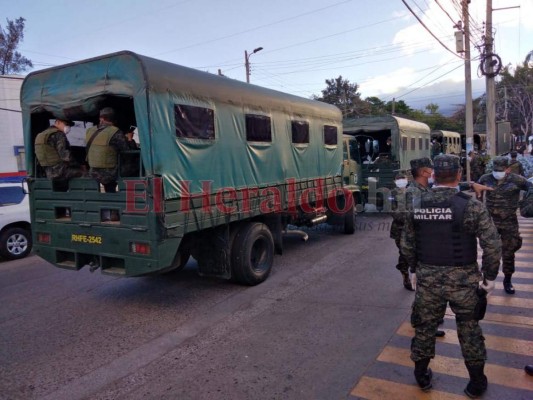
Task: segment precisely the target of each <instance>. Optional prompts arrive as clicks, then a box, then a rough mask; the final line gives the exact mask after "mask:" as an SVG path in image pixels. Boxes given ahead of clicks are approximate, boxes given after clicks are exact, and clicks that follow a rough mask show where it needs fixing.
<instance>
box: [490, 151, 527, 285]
mask: <svg viewBox="0 0 533 400" xmlns="http://www.w3.org/2000/svg"><path fill="white" fill-rule="evenodd" d="M492 163H493V167H492V170H493V171H492V173H491V174H485V175H483V176H482V177H481V178H480V179H479V183H481V184H483V185H486V186H490V187H492V188H493V189H494V190H493V191H491V192H489V193H487V195H486V196H487V197H486V204H487V208H488V209H489V212H490V216H491V217H492V220H493V221H494V225H496V228H498V232H499V234H500V236H501V240H502V271H503V274H504V279H503V288H504V290H505V292H506V293H507V294H514V293H515V289H514V287H513V284H512V283H511V277H512V275H513V273H514V271H515V265H514V261H515V252H517V251H518V250H519V249H520V248H521V247H522V238H521V237H520V231H519V230H518V218H517V216H516V211H517V209H518V201H519V198H520V191H521V190H525V191H527V190H528V189H529V188H530V187H531V186H533V185H532V184H531V182H529V181H528V180H527V179H526V178H524V177H522V176H520V175H516V174H513V173H510V169H509V160H508V159H507V157H495V158H494V160H493V162H492Z"/></svg>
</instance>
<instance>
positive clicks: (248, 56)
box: [244, 47, 263, 83]
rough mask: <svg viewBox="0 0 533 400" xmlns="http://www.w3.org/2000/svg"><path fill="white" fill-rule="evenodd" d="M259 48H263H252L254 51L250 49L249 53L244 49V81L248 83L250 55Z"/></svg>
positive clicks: (259, 48) (260, 48) (259, 49)
mask: <svg viewBox="0 0 533 400" xmlns="http://www.w3.org/2000/svg"><path fill="white" fill-rule="evenodd" d="M261 50H263V48H262V47H258V48H257V49H254V51H252V52H251V53H250V54H248V52H247V51H246V50H244V66H245V67H246V83H250V56H251V55H252V54H255V53H257V52H258V51H261Z"/></svg>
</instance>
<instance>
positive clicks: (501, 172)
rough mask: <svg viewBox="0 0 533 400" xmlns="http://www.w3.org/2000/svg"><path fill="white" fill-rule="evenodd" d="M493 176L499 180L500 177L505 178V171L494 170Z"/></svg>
mask: <svg viewBox="0 0 533 400" xmlns="http://www.w3.org/2000/svg"><path fill="white" fill-rule="evenodd" d="M492 176H493V177H494V179H496V180H498V181H499V180H500V179H503V178H505V171H492Z"/></svg>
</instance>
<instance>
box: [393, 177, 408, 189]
mask: <svg viewBox="0 0 533 400" xmlns="http://www.w3.org/2000/svg"><path fill="white" fill-rule="evenodd" d="M394 183H395V184H396V187H399V188H402V189H403V188H404V187H407V183H408V181H407V179H396V180H395V181H394Z"/></svg>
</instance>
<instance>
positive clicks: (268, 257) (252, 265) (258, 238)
mask: <svg viewBox="0 0 533 400" xmlns="http://www.w3.org/2000/svg"><path fill="white" fill-rule="evenodd" d="M273 262H274V239H273V237H272V233H271V232H270V230H269V229H268V227H267V226H266V225H265V224H262V223H260V222H251V223H249V224H245V225H243V226H242V227H241V229H239V231H238V232H237V234H236V235H235V238H234V240H233V245H232V248H231V267H232V272H233V275H234V278H235V280H236V281H237V282H238V283H240V284H243V285H248V286H254V285H257V284H259V283H261V282H263V281H264V280H265V279H266V278H267V277H268V275H269V274H270V271H271V270H272V264H273Z"/></svg>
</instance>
